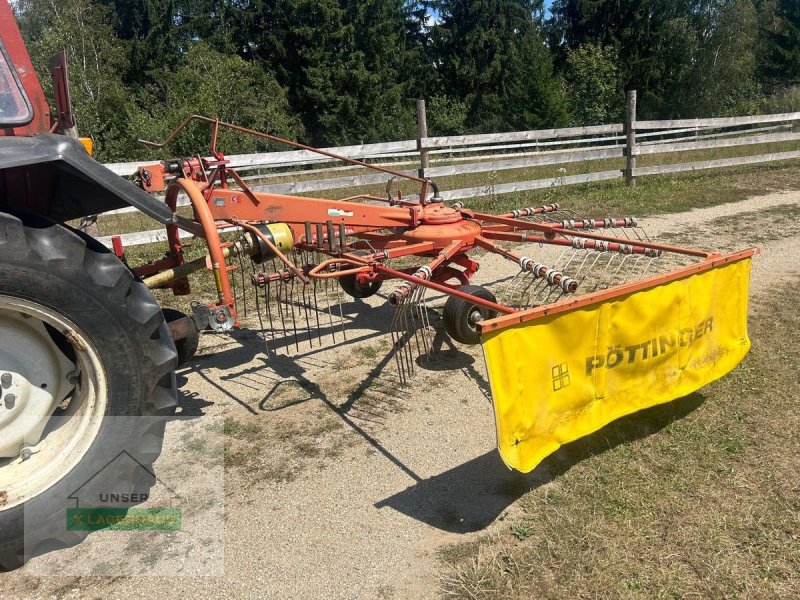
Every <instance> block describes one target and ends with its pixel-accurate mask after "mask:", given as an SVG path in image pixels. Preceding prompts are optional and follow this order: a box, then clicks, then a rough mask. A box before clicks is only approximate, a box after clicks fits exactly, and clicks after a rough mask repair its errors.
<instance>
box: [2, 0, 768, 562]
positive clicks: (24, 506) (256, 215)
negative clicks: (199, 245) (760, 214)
mask: <svg viewBox="0 0 800 600" xmlns="http://www.w3.org/2000/svg"><path fill="white" fill-rule="evenodd" d="M51 66H52V71H53V75H54V77H55V85H54V89H55V91H56V98H55V109H54V110H51V107H50V104H49V103H48V101H47V100H46V98H45V97H44V94H43V91H42V87H41V85H40V83H39V80H38V79H37V76H36V73H35V71H34V68H33V65H32V64H31V60H30V57H29V56H28V53H27V51H26V49H25V46H24V43H23V41H22V38H21V36H20V32H19V29H18V27H17V24H16V22H15V20H14V16H13V13H12V11H11V8H10V6H9V5H8V3H7V2H0V133H1V134H2V136H3V137H2V140H0V184H1V187H0V566H2V567H5V568H11V567H14V566H16V565H18V564H20V563H21V562H23V561H24V560H25V558H26V557H28V556H30V555H32V554H34V553H35V552H39V551H41V550H42V549H45V548H51V547H58V546H59V545H64V544H71V543H74V542H76V541H78V540H79V539H80V536H81V535H82V534H81V533H80V532H77V531H72V530H70V528H69V527H68V526H67V523H66V520H65V508H66V505H65V502H66V499H67V498H68V497H69V495H70V493H71V492H72V491H73V490H74V488H76V487H77V486H79V485H81V483H83V482H85V481H86V480H87V479H91V477H92V475H93V473H94V472H96V470H97V468H98V467H99V466H102V464H104V461H105V462H108V460H110V459H112V458H113V457H114V456H116V454H117V453H118V452H119V451H121V450H124V451H126V452H129V453H132V454H134V455H135V457H134V458H135V461H133V462H132V463H131V464H133V465H150V464H152V462H153V461H154V460H155V458H156V457H157V456H158V454H159V452H160V450H161V441H162V437H163V432H164V427H165V420H164V417H166V416H168V415H170V414H172V413H173V412H174V410H175V408H176V405H177V400H176V390H175V376H174V371H175V369H176V368H177V366H178V365H179V363H180V362H184V361H185V360H188V358H190V356H191V354H192V353H193V352H194V350H195V349H196V347H197V332H198V329H202V328H209V329H212V330H215V331H227V330H229V329H232V328H234V327H237V326H238V325H239V323H238V314H237V307H236V303H235V301H234V294H233V292H232V286H231V270H232V268H233V267H232V265H231V264H229V262H230V261H231V260H233V259H236V260H240V259H242V257H245V258H247V259H248V260H252V261H253V262H254V263H257V264H258V265H260V268H258V269H255V270H254V271H253V273H252V283H253V284H254V285H255V287H256V289H257V291H258V292H259V293H263V297H264V303H263V306H262V308H263V312H264V314H265V315H266V316H267V317H268V319H269V325H268V327H267V328H266V329H267V330H268V331H271V332H273V333H274V331H276V330H282V332H283V333H288V332H292V333H293V335H294V339H295V344H299V343H300V341H301V339H304V342H307V343H309V344H314V343H316V342H321V341H322V340H321V338H322V334H321V330H322V329H325V328H326V326H325V323H324V321H326V319H329V323H330V327H328V328H327V329H326V330H325V333H326V335H328V334H330V335H331V336H332V337H334V338H335V335H336V327H335V325H334V323H333V318H334V316H335V313H334V311H333V310H331V308H330V306H328V307H327V309H325V308H322V309H320V307H319V305H320V304H324V303H325V302H327V301H328V300H329V299H330V298H331V297H332V295H338V293H339V292H340V291H341V292H344V293H345V294H347V295H349V296H352V297H355V298H366V297H368V296H372V295H375V294H376V293H377V292H378V290H379V289H380V288H381V286H383V285H384V284H386V283H387V282H390V285H393V288H392V289H391V290H390V291H389V292H388V293H387V300H388V301H389V302H390V303H391V304H393V305H394V306H395V307H396V308H397V312H396V313H395V318H394V320H393V322H392V323H391V329H392V332H393V334H394V345H393V348H392V352H393V353H394V359H395V363H396V365H397V368H398V370H399V371H400V373H401V375H403V376H404V377H406V378H407V376H408V375H410V371H412V370H413V366H414V360H413V359H412V357H411V355H410V348H411V347H412V346H416V348H417V350H418V352H419V353H421V354H429V353H430V352H432V351H433V350H432V348H431V347H430V344H429V341H428V338H427V332H428V331H430V329H431V327H432V326H431V323H430V321H429V318H428V314H429V313H428V307H427V306H426V293H437V294H444V295H445V296H446V298H447V300H446V302H445V304H444V307H443V313H442V320H443V323H444V330H445V332H446V333H447V334H448V335H449V336H450V338H452V339H453V340H455V341H456V342H458V343H461V344H482V346H483V350H484V353H485V356H486V362H487V367H488V371H489V376H490V381H491V385H492V393H493V403H494V409H495V417H496V426H497V432H498V447H499V450H500V454H501V456H502V457H503V459H504V460H505V461H506V463H507V464H508V465H509V466H510V467H513V468H516V469H518V470H520V471H524V472H527V471H530V470H532V469H533V468H534V467H535V466H536V465H537V464H538V463H539V462H540V461H541V460H542V458H543V457H544V456H546V455H547V454H549V453H551V452H553V451H554V450H555V449H556V448H558V447H559V446H560V445H562V444H564V443H567V442H569V441H572V440H574V439H577V438H579V437H581V436H584V435H587V434H588V433H591V432H592V431H596V430H597V429H599V428H600V427H602V426H603V425H605V424H606V423H608V422H610V421H612V420H613V419H616V418H619V417H620V416H623V415H625V414H629V413H631V412H634V411H637V410H640V409H642V408H645V407H647V406H652V405H654V404H658V403H662V402H667V401H670V400H672V399H675V398H677V397H680V396H682V395H685V394H688V393H690V392H692V391H694V390H696V389H698V388H699V387H701V386H703V385H705V384H706V383H708V382H709V381H712V380H713V379H716V378H718V377H720V376H722V375H723V374H725V373H726V372H728V371H729V370H730V369H732V368H733V367H735V366H736V364H738V362H739V361H740V360H741V359H742V358H743V356H744V355H745V353H746V352H747V349H748V348H749V340H748V338H747V330H746V318H747V293H748V282H749V278H748V275H749V264H750V258H751V256H752V255H753V254H754V253H755V250H746V251H743V252H739V253H736V254H732V255H727V256H723V255H721V254H719V253H715V252H706V251H702V250H693V249H687V248H679V247H673V246H668V245H664V244H659V243H655V242H653V241H651V240H650V239H649V238H648V237H647V236H646V234H644V232H643V231H642V230H641V228H640V227H639V226H638V225H637V224H636V222H635V220H634V219H632V218H629V217H627V218H600V219H597V218H586V217H583V216H580V215H576V214H575V213H573V212H570V211H567V210H564V209H562V208H561V207H559V206H558V205H554V204H551V205H547V206H542V207H527V208H520V209H517V210H513V211H511V212H508V213H506V214H502V215H491V214H485V213H481V212H478V211H474V210H470V209H469V208H467V207H466V206H464V205H463V204H461V203H457V204H450V205H448V204H446V203H445V202H443V201H442V198H441V197H440V195H439V191H438V188H437V186H436V185H435V184H434V183H433V182H431V181H429V180H427V179H425V178H423V177H415V176H411V175H408V174H404V173H401V172H396V171H393V170H391V169H388V168H385V167H379V166H375V165H370V164H366V163H363V162H360V161H357V160H353V159H350V158H348V157H344V156H337V155H335V154H332V153H330V152H326V151H323V150H318V149H315V148H310V147H307V146H303V145H301V144H297V143H294V142H290V141H288V140H281V139H279V138H275V137H274V136H270V135H267V134H263V133H259V132H256V131H251V130H249V129H246V128H243V127H239V126H236V125H232V124H228V123H222V122H220V121H219V120H216V119H208V118H205V117H199V116H193V117H190V118H188V119H187V120H186V122H184V124H183V125H182V126H181V127H180V128H179V129H178V130H176V132H175V133H174V134H173V135H172V136H170V138H169V139H168V140H167V141H166V142H165V143H164V144H151V145H155V146H158V147H162V146H165V145H166V144H167V143H169V142H170V141H172V139H174V138H175V137H176V136H177V135H179V134H180V131H181V130H182V129H183V128H184V127H185V126H186V125H187V124H188V123H189V122H192V121H197V120H200V121H203V122H205V123H207V124H208V125H209V127H210V130H211V139H212V142H211V149H210V153H209V154H210V156H209V157H202V156H197V157H193V158H180V159H174V160H164V161H162V162H158V163H154V164H152V165H148V166H145V167H141V168H140V169H139V173H138V177H137V183H138V185H137V184H135V183H133V182H130V181H127V180H125V179H123V178H120V177H118V176H116V175H115V174H114V173H112V172H111V171H109V170H108V169H106V168H105V167H104V166H103V165H101V164H99V163H97V162H96V161H94V160H93V159H92V158H91V156H90V154H89V152H87V148H88V146H90V144H89V143H86V142H85V141H83V142H82V141H81V140H79V139H76V138H75V137H74V121H73V118H72V111H71V107H70V102H69V90H68V85H67V79H66V63H65V61H64V60H63V59H61V60H55V61H54V62H53V64H52V65H51ZM221 128H228V129H232V130H235V131H238V132H239V133H241V134H243V135H256V136H260V137H261V138H264V139H267V140H269V141H272V142H280V143H285V144H288V145H290V146H293V147H296V148H301V149H304V150H307V151H310V152H316V153H319V154H322V155H325V156H328V157H330V158H337V159H341V160H344V161H346V162H349V163H353V164H356V165H358V166H360V167H363V168H368V169H373V170H376V171H380V172H383V173H385V174H386V175H387V176H389V177H396V178H402V179H405V180H411V181H413V182H415V183H416V184H418V185H419V195H418V197H415V198H409V197H405V198H404V197H403V196H401V195H397V196H390V195H388V194H387V197H378V196H369V195H359V196H354V197H352V198H348V199H345V200H337V201H333V200H324V199H317V198H304V197H296V196H282V195H276V194H270V193H260V192H256V191H254V190H253V189H251V187H250V186H248V184H247V183H246V182H245V181H244V180H243V179H242V178H241V177H240V176H239V175H238V174H237V173H236V171H235V169H233V168H231V166H230V162H229V161H228V160H227V159H226V157H225V156H224V155H223V154H222V153H221V152H220V151H219V150H218V148H217V144H216V140H217V137H218V133H219V131H220V129H221ZM153 192H165V198H164V200H158V199H156V198H155V197H154V196H153V195H152V193H153ZM181 194H182V195H184V196H185V197H186V198H188V199H189V201H190V203H191V206H192V209H193V215H194V217H193V218H185V217H181V216H179V215H178V214H177V211H176V207H177V202H178V197H179V195H181ZM123 207H135V208H136V209H138V210H139V211H141V212H143V213H144V214H146V215H148V216H150V217H152V218H153V219H155V220H156V221H159V222H160V223H162V224H163V225H164V226H165V227H166V231H167V239H168V250H167V253H166V254H165V257H164V258H163V259H161V260H158V261H155V262H153V263H149V264H145V265H139V266H132V265H129V264H127V262H125V261H124V248H122V247H121V244H118V243H117V244H115V245H114V246H115V247H114V251H110V250H108V249H107V248H106V247H105V246H103V245H102V244H100V243H99V242H98V241H97V240H95V239H93V238H92V237H90V236H88V235H86V234H85V233H82V232H81V231H77V230H76V229H74V228H72V227H70V226H68V225H67V224H66V223H67V222H69V221H73V220H75V219H81V218H83V217H87V216H89V215H95V214H98V213H102V212H105V211H109V210H113V209H118V208H123ZM223 229H233V230H234V231H237V232H238V235H239V238H238V239H237V240H234V241H231V240H229V239H227V238H226V237H225V236H224V235H221V234H220V232H221V231H222V230H223ZM181 231H186V232H189V233H191V234H193V235H195V236H198V237H199V238H202V239H204V240H205V243H206V244H207V248H208V255H207V256H206V257H205V258H201V259H199V260H195V261H188V262H187V261H186V260H185V259H184V255H183V249H182V245H181V236H180V232H181ZM501 244H502V245H501ZM526 250H527V251H528V252H529V253H531V255H532V256H536V257H538V258H529V256H528V255H526V254H525V253H524V252H525V251H526ZM548 252H550V253H551V254H552V256H550V255H549V254H548ZM484 254H490V255H494V256H496V257H498V260H503V261H505V264H507V265H509V266H512V267H513V269H514V271H513V272H512V274H511V275H512V276H511V277H509V278H508V280H507V281H506V282H505V284H504V285H503V289H502V290H499V291H498V290H492V289H490V288H489V287H486V286H479V285H475V280H474V276H475V274H476V272H477V271H478V267H479V260H480V257H481V255H484ZM397 262H400V263H401V264H399V265H398V264H397ZM409 265H411V266H409ZM203 269H208V270H209V271H211V273H212V274H213V277H214V282H215V285H216V289H217V297H216V298H215V299H213V301H212V302H209V303H206V304H201V305H199V306H198V308H197V310H196V311H195V314H194V315H192V316H191V317H189V316H185V315H182V314H180V313H177V314H176V313H175V312H174V311H167V312H162V309H161V307H160V306H159V304H158V303H157V302H156V300H155V299H154V297H153V295H152V293H151V289H155V288H169V289H171V290H172V291H173V292H174V293H175V294H184V295H185V294H189V293H190V291H191V290H190V289H189V285H188V279H187V276H188V275H189V274H191V273H193V272H195V271H199V270H203ZM329 285H330V286H333V288H334V292H335V294H334V293H333V292H331V290H330V289H329V287H328V286H329ZM318 286H319V287H320V288H324V289H319V290H318ZM387 287H388V286H387ZM384 291H385V290H384ZM287 319H289V320H288V321H287ZM167 321H169V323H168V322H167ZM412 340H414V342H413V343H412ZM114 417H130V418H129V419H124V418H114ZM123 423H124V425H123ZM131 423H134V424H133V425H131ZM134 471H136V472H137V473H141V472H142V469H131V470H130V471H128V470H126V469H121V470H119V471H118V472H117V473H116V482H115V485H116V486H117V487H118V489H119V490H121V491H123V492H125V494H127V497H130V496H131V495H134V496H135V492H137V491H141V490H146V489H147V487H148V486H149V485H151V484H152V481H147V480H146V479H147V478H145V480H141V478H140V477H139V476H138V475H137V474H136V473H134ZM144 472H148V471H147V469H145V470H144Z"/></svg>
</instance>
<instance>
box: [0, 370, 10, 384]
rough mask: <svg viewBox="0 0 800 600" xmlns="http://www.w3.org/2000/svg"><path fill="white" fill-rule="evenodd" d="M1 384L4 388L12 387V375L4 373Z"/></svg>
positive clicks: (0, 379)
mask: <svg viewBox="0 0 800 600" xmlns="http://www.w3.org/2000/svg"><path fill="white" fill-rule="evenodd" d="M0 384H2V386H3V387H9V386H10V385H11V373H3V374H2V375H0Z"/></svg>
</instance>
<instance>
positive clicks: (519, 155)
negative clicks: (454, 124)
mask: <svg viewBox="0 0 800 600" xmlns="http://www.w3.org/2000/svg"><path fill="white" fill-rule="evenodd" d="M417 111H418V123H419V136H418V137H417V139H415V140H404V141H399V142H385V143H379V144H359V145H353V146H343V147H336V148H326V150H329V151H331V152H335V153H337V154H343V155H346V156H350V157H352V158H357V159H361V160H365V161H369V162H371V163H373V164H378V165H391V166H392V167H393V168H395V169H401V168H402V167H408V168H407V169H406V170H403V172H404V173H408V174H409V175H417V174H420V175H422V176H425V177H430V178H432V179H440V178H444V177H451V176H456V175H465V174H475V173H500V172H503V171H508V170H514V169H526V168H531V167H540V166H546V165H565V164H570V163H584V164H586V166H587V171H588V172H585V173H580V174H574V175H566V174H565V175H563V176H561V177H555V178H547V179H536V180H528V181H514V182H510V183H488V184H486V185H481V186H479V187H471V188H463V189H453V190H443V191H442V193H441V196H442V197H443V198H444V200H446V201H447V200H458V199H464V198H473V197H481V196H493V195H500V194H507V193H512V192H522V191H529V190H537V189H544V188H551V187H555V186H563V185H574V184H579V183H589V182H596V181H606V180H612V179H620V178H625V179H626V180H627V182H628V185H635V183H636V179H637V178H638V177H645V176H649V175H660V174H667V173H679V172H683V171H698V170H703V169H716V168H723V167H730V166H734V165H750V164H759V163H766V162H772V161H780V160H789V159H797V158H800V150H793V151H785V152H772V153H767V154H758V155H750V156H741V157H734V158H722V159H714V160H705V161H699V162H683V163H677V164H663V165H656V166H637V157H643V156H652V155H661V154H670V153H677V152H688V151H696V150H709V149H716V148H732V147H739V146H742V147H744V146H749V145H755V144H771V143H781V142H794V141H798V140H800V132H798V131H796V129H795V126H796V125H797V122H798V121H800V113H784V114H775V115H753V116H743V117H726V118H708V119H705V118H703V119H677V120H662V121H638V120H637V118H636V92H629V93H628V105H627V118H626V122H625V123H619V124H611V125H597V126H590V127H569V128H563V129H541V130H536V131H515V132H510V133H493V134H479V135H458V136H445V137H428V135H427V125H426V122H427V119H426V114H425V103H424V101H419V102H418V104H417ZM229 159H230V164H231V166H232V167H234V168H236V169H237V171H239V172H242V173H245V174H246V175H245V176H244V179H245V180H247V181H248V182H250V185H252V187H253V189H254V190H256V191H269V192H273V193H279V194H308V193H313V192H322V191H327V190H336V189H346V188H359V187H363V186H369V185H378V184H386V183H387V182H389V180H390V179H391V176H389V175H386V174H383V173H373V172H369V171H365V170H364V169H363V168H362V167H358V166H344V167H342V166H332V165H331V163H333V162H335V161H333V160H332V159H330V158H328V157H325V156H321V155H319V154H314V153H312V152H309V151H306V150H297V151H288V152H269V153H263V154H244V155H237V156H230V157H229ZM608 159H619V160H620V161H623V159H624V163H625V166H624V168H616V169H613V170H603V171H598V170H596V171H591V170H590V168H589V167H590V165H591V163H592V161H598V160H608ZM143 164H147V163H115V164H109V165H106V166H107V167H108V168H109V169H111V170H112V171H114V172H115V173H116V174H118V175H120V176H123V177H130V176H132V175H134V174H135V173H136V169H137V168H138V167H139V166H140V165H143ZM620 164H621V163H620ZM350 173H353V174H350ZM309 175H313V176H318V177H316V178H313V179H308V177H309ZM292 176H295V177H297V176H302V177H303V179H296V180H294V181H291V180H290V181H283V182H277V183H264V181H265V180H269V179H277V178H291V177H292ZM407 198H408V199H415V197H414V196H407ZM186 204H188V202H187V201H186V200H185V199H182V200H181V201H179V206H181V205H186ZM135 210H136V209H134V208H124V209H120V210H116V211H110V212H109V213H105V214H120V213H126V212H133V211H135ZM103 233H106V232H105V231H104V232H103ZM186 235H187V236H188V235H189V234H186ZM120 237H121V238H122V241H123V244H124V245H126V246H135V245H138V244H147V243H152V242H156V241H161V240H164V239H166V235H165V233H164V231H163V229H159V230H152V231H144V232H136V233H127V234H124V235H122V236H120ZM100 240H101V241H102V242H103V243H105V244H106V245H109V246H110V244H111V236H106V237H102V238H100Z"/></svg>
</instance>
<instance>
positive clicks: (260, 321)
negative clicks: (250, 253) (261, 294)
mask: <svg viewBox="0 0 800 600" xmlns="http://www.w3.org/2000/svg"><path fill="white" fill-rule="evenodd" d="M251 262H252V261H251ZM254 272H255V270H254ZM253 296H255V304H256V315H258V325H259V327H260V328H261V339H262V340H264V351H265V352H266V353H267V356H269V344H268V343H267V331H266V329H264V317H263V315H262V314H261V307H260V306H259V301H258V287H257V286H256V289H255V291H254V292H253Z"/></svg>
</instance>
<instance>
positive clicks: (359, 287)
mask: <svg viewBox="0 0 800 600" xmlns="http://www.w3.org/2000/svg"><path fill="white" fill-rule="evenodd" d="M339 285H340V286H341V288H342V289H343V290H344V293H345V294H347V295H348V296H351V297H353V298H361V299H363V298H369V297H370V296H374V295H375V294H377V293H378V290H380V289H381V286H382V285H383V281H381V280H380V279H377V280H375V281H371V282H369V283H368V284H367V285H364V284H363V283H359V281H358V279H356V275H355V274H353V275H345V276H343V277H339Z"/></svg>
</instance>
